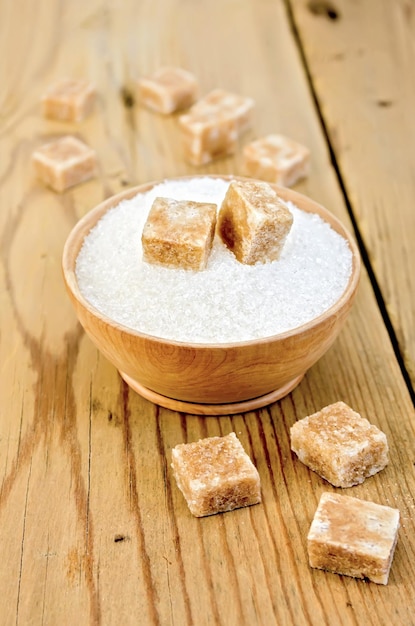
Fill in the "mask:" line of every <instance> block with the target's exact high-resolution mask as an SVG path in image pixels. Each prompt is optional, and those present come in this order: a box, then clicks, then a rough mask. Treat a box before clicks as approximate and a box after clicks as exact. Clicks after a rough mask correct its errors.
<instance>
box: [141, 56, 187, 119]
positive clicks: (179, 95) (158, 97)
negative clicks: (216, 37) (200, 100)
mask: <svg viewBox="0 0 415 626" xmlns="http://www.w3.org/2000/svg"><path fill="white" fill-rule="evenodd" d="M197 93H198V83H197V80H196V78H195V77H194V76H193V74H191V73H190V72H187V71H186V70H183V69H182V68H180V67H161V68H160V69H158V70H157V71H156V72H155V73H154V74H153V75H152V76H149V77H143V78H141V79H140V80H139V81H138V97H139V100H140V102H141V104H143V105H144V106H146V107H147V108H149V109H152V110H153V111H156V112H157V113H163V114H165V115H168V114H169V113H174V112H175V111H179V110H181V109H186V108H188V107H190V106H191V105H192V104H193V103H194V102H195V100H196V98H197Z"/></svg>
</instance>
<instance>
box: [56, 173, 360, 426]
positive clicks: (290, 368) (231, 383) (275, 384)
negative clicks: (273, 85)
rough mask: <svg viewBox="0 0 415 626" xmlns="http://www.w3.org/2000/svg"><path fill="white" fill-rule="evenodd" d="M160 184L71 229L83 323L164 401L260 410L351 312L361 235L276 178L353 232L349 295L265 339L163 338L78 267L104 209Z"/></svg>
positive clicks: (135, 382) (300, 200)
mask: <svg viewBox="0 0 415 626" xmlns="http://www.w3.org/2000/svg"><path fill="white" fill-rule="evenodd" d="M192 178H194V177H192ZM220 178H223V179H225V180H231V179H234V178H236V177H227V176H223V177H220ZM156 184H158V182H153V183H148V184H145V185H140V186H139V187H135V188H132V189H129V190H127V191H125V192H123V193H120V194H117V195H116V196H114V197H112V198H110V199H108V200H106V201H105V202H103V203H101V204H99V205H98V206H97V207H96V208H95V209H93V210H92V211H90V212H89V213H88V214H87V215H85V217H84V218H82V219H81V220H80V221H79V222H78V223H77V224H76V226H75V227H74V228H73V230H72V231H71V233H70V234H69V236H68V239H67V241H66V243H65V247H64V250H63V261H62V263H63V274H64V280H65V283H66V287H67V290H68V293H69V296H70V298H71V301H72V303H73V306H74V308H75V311H76V314H77V316H78V318H79V321H80V323H81V324H82V326H83V328H84V329H85V331H86V333H87V334H88V335H89V337H90V338H91V340H92V341H93V342H94V344H95V345H96V346H97V348H98V349H99V350H100V351H101V352H102V353H103V354H104V355H105V357H106V358H107V359H108V360H109V361H110V362H111V363H112V364H113V365H115V367H116V368H117V369H118V370H119V372H120V374H121V376H122V377H123V379H124V380H125V381H126V382H127V383H128V385H130V387H131V388H133V389H134V390H135V391H137V392H138V393H139V394H141V395H142V396H144V397H145V398H147V399H149V400H151V401H153V402H155V403H157V404H159V405H161V406H164V407H167V408H170V409H174V410H178V411H183V412H187V413H195V414H201V415H221V414H232V413H240V412H244V411H248V410H254V409H256V408H259V407H261V406H265V405H267V404H270V403H271V402H273V401H275V400H278V399H280V398H282V397H283V396H285V395H286V394H288V393H289V392H290V391H291V390H292V389H294V387H295V386H296V385H298V383H299V382H300V381H301V379H302V377H303V376H304V374H305V372H306V371H307V370H308V369H309V368H310V367H311V366H312V365H313V364H314V363H315V362H316V361H317V360H318V359H319V358H320V357H321V356H322V355H323V354H324V353H325V352H326V351H327V350H328V348H329V347H330V346H331V345H332V343H333V341H334V340H335V339H336V337H337V335H338V333H339V332H340V330H341V328H342V326H343V324H344V322H345V320H346V317H347V315H348V313H349V311H350V308H351V306H352V303H353V300H354V297H355V294H356V290H357V286H358V282H359V275H360V255H359V251H358V249H357V246H356V244H355V242H354V240H353V239H352V237H351V236H350V234H349V233H348V231H347V230H346V228H345V227H344V226H343V225H342V224H341V223H340V222H339V220H338V219H337V218H336V217H334V216H333V215H332V214H331V213H330V212H329V211H327V210H326V209H325V208H323V207H322V206H320V205H319V204H317V203H315V202H313V201H312V200H310V199H309V198H307V197H305V196H303V195H301V194H299V193H297V192H294V191H292V190H291V189H285V188H279V187H276V186H274V187H275V189H276V191H277V192H278V194H279V195H280V196H281V197H282V198H283V199H285V200H290V201H291V202H293V203H294V204H295V205H296V206H297V207H299V208H300V209H302V210H304V211H308V212H311V213H317V214H318V215H320V217H321V218H322V219H324V220H325V221H326V222H328V223H329V224H330V226H331V227H332V228H333V229H334V230H335V231H336V232H338V233H339V234H340V235H341V236H342V237H344V238H345V239H346V240H347V242H348V244H349V247H350V249H351V251H352V254H353V269H352V274H351V277H350V280H349V283H348V285H347V287H346V289H345V291H344V293H343V295H342V296H341V297H340V298H339V300H338V301H337V302H336V303H335V304H334V305H333V306H331V307H330V308H329V309H328V310H327V311H326V312H325V313H323V314H322V315H320V316H319V317H316V318H315V319H313V320H312V321H310V322H308V323H307V324H303V325H302V326H299V327H298V328H295V329H294V330H290V331H288V332H285V333H281V334H278V335H274V336H272V337H266V338H264V339H257V340H251V341H242V342H238V343H223V344H222V343H220V344H197V343H194V344H193V343H184V342H180V341H171V340H167V339H160V338H158V337H153V336H150V335H146V334H144V333H140V332H137V331H135V330H131V329H130V328H127V327H125V326H123V325H121V324H119V323H117V322H114V321H113V320H111V319H109V318H108V317H106V316H105V315H103V314H102V313H100V312H99V311H97V310H96V309H95V308H94V307H93V306H92V305H91V304H89V302H88V301H87V300H85V298H84V297H83V295H82V294H81V292H80V290H79V287H78V283H77V279H76V275H75V263H76V258H77V256H78V253H79V250H80V248H81V246H82V243H83V240H84V238H85V236H86V235H87V234H88V233H89V231H90V230H91V228H92V227H93V226H95V224H96V222H97V221H98V220H99V219H100V218H101V217H102V216H103V215H104V213H105V212H106V211H108V210H109V209H111V208H112V207H114V206H116V205H117V204H119V202H120V201H121V200H125V199H128V198H131V197H133V196H135V195H136V194H139V193H145V192H147V191H149V190H150V189H151V188H152V187H153V186H154V185H156Z"/></svg>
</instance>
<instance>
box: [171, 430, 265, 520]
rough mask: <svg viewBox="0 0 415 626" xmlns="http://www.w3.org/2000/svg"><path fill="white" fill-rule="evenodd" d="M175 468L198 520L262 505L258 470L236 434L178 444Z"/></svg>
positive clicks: (174, 459)
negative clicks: (253, 505)
mask: <svg viewBox="0 0 415 626" xmlns="http://www.w3.org/2000/svg"><path fill="white" fill-rule="evenodd" d="M172 468H173V474H174V477H175V479H176V482H177V486H178V487H179V489H180V491H181V492H182V493H183V495H184V497H185V499H186V502H187V505H188V507H189V509H190V512H191V513H192V514H193V515H195V516H196V517H203V516H205V515H214V514H215V513H222V512H225V511H232V510H233V509H237V508H241V507H244V506H250V505H251V504H258V503H259V502H261V488H260V479H259V474H258V471H257V469H256V467H255V466H254V465H253V463H252V461H251V459H250V458H249V456H248V455H247V454H246V452H245V450H244V448H243V446H242V444H241V442H240V441H239V439H238V438H237V436H236V435H235V433H230V434H229V435H226V436H225V437H209V438H206V439H201V440H199V441H195V442H193V443H186V444H179V445H177V446H176V447H175V448H173V450H172Z"/></svg>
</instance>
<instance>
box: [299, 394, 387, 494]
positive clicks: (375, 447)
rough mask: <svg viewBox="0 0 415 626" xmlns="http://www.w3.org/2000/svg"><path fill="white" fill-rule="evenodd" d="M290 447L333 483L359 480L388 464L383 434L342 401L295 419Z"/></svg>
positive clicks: (305, 462)
mask: <svg viewBox="0 0 415 626" xmlns="http://www.w3.org/2000/svg"><path fill="white" fill-rule="evenodd" d="M291 449H292V450H293V451H294V452H295V453H296V454H297V456H298V458H299V459H300V461H302V462H303V463H304V464H305V465H307V466H308V467H309V468H310V469H312V470H313V471H314V472H317V474H319V475H320V476H321V477H322V478H324V479H325V480H327V481H328V482H329V483H331V484H332V485H334V486H335V487H352V486H353V485H357V484H359V483H362V482H363V481H364V480H365V479H366V478H368V477H369V476H373V474H376V473H377V472H380V470H382V469H383V468H384V467H385V466H386V465H387V464H388V443H387V440H386V435H385V434H384V433H383V432H382V431H381V430H379V428H377V427H376V426H374V425H372V424H370V423H369V422H368V420H367V419H365V418H363V417H361V416H360V415H359V413H356V412H355V411H353V409H351V408H350V407H349V406H347V404H345V403H344V402H336V403H335V404H331V405H329V406H326V407H325V408H323V409H322V410H321V411H318V412H317V413H314V414H313V415H309V416H308V417H304V418H303V419H301V420H299V421H298V422H296V423H295V424H294V425H293V426H292V428H291Z"/></svg>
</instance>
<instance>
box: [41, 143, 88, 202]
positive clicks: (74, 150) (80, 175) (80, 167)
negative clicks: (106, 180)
mask: <svg viewBox="0 0 415 626" xmlns="http://www.w3.org/2000/svg"><path fill="white" fill-rule="evenodd" d="M32 160H33V163H34V166H35V169H36V172H37V175H38V177H39V178H40V179H41V180H42V181H43V182H44V183H45V184H46V185H48V186H49V187H51V188H52V189H54V190H55V191H58V192H61V191H65V189H67V188H68V187H72V186H73V185H77V184H78V183H81V182H83V181H85V180H88V179H89V178H92V177H93V176H94V175H95V173H96V165H97V162H96V155H95V151H94V150H92V148H90V147H89V146H87V145H85V144H84V143H83V142H82V141H80V140H79V139H76V138H75V137H70V136H67V137H63V138H62V139H58V140H56V141H52V142H51V143H47V144H45V145H43V146H41V147H40V148H38V149H37V150H35V152H34V153H33V155H32Z"/></svg>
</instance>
